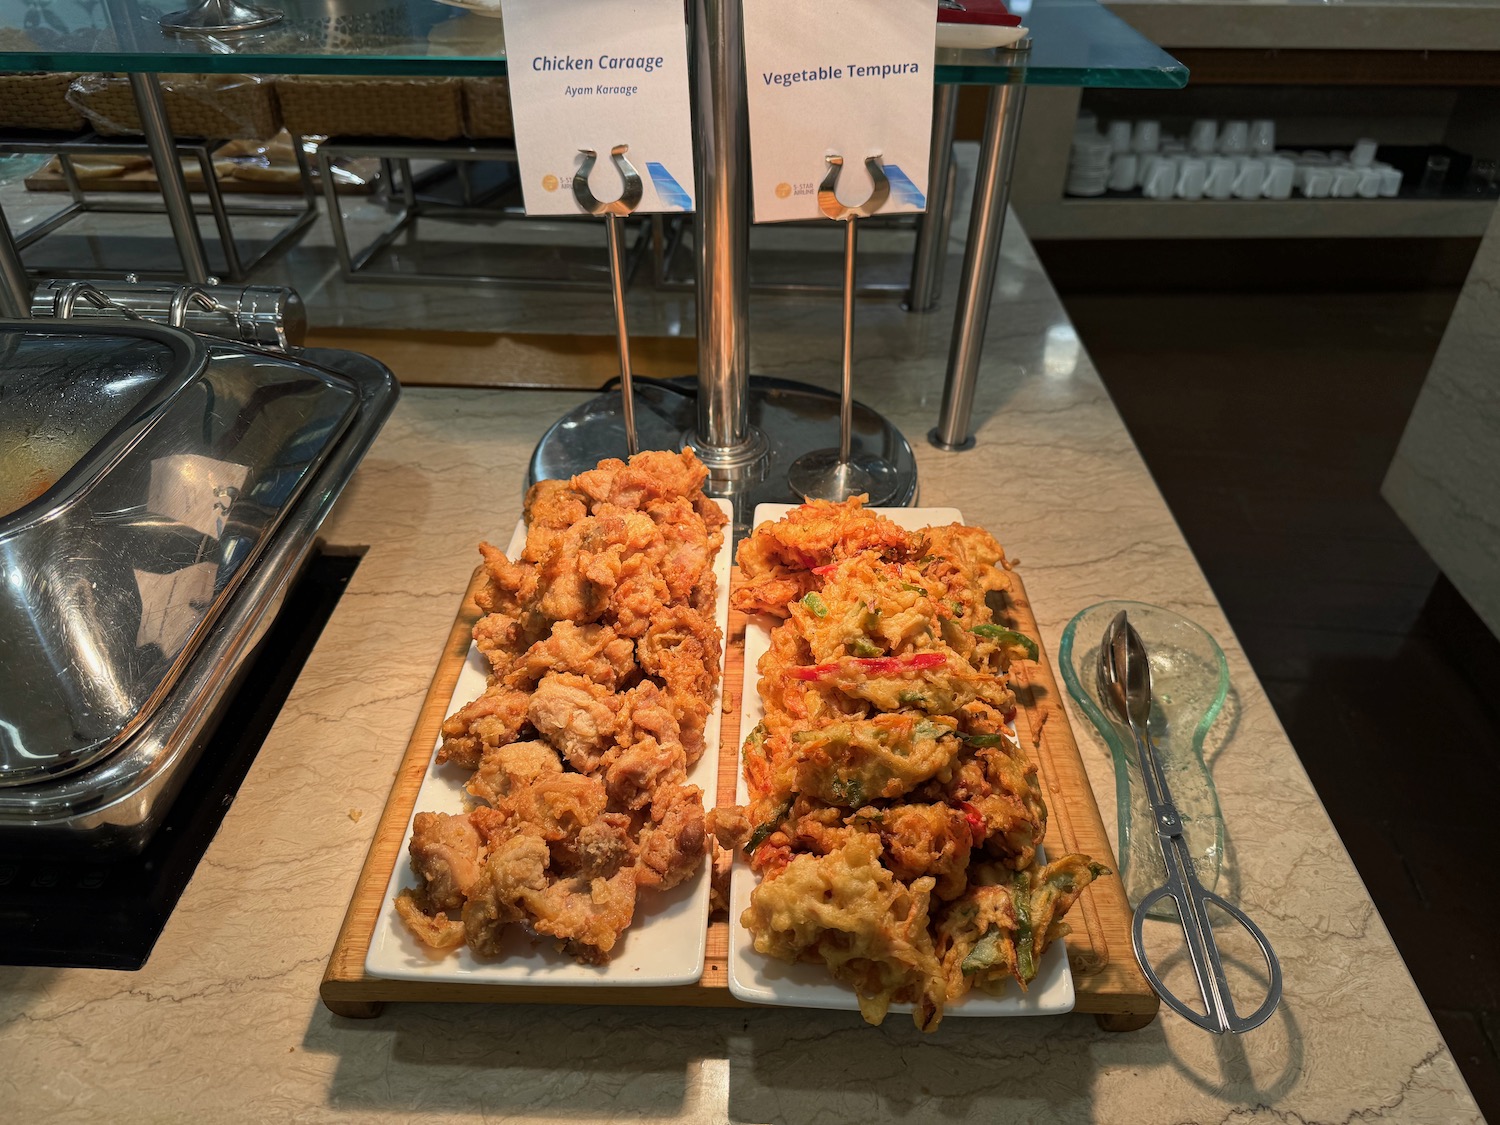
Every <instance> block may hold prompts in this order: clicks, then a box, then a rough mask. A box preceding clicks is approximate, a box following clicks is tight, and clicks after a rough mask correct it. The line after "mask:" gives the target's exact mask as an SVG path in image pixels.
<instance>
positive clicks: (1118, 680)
mask: <svg viewBox="0 0 1500 1125" xmlns="http://www.w3.org/2000/svg"><path fill="white" fill-rule="evenodd" d="M1098 681H1099V684H1098V686H1099V698H1100V699H1102V700H1103V701H1104V703H1105V704H1106V705H1107V706H1108V707H1109V709H1110V710H1111V711H1113V712H1114V715H1115V717H1116V718H1117V719H1119V720H1120V721H1121V722H1123V723H1124V724H1125V726H1126V727H1127V728H1128V729H1129V731H1130V734H1131V737H1132V738H1133V739H1134V740H1135V748H1136V754H1137V756H1138V758H1139V761H1140V768H1141V780H1142V782H1143V783H1144V784H1145V787H1146V798H1147V800H1148V801H1149V802H1150V803H1151V812H1152V814H1153V816H1154V818H1155V823H1156V836H1157V842H1158V843H1159V844H1160V845H1161V856H1162V862H1163V863H1164V864H1165V866H1166V871H1167V881H1166V882H1165V883H1163V884H1162V885H1161V886H1160V887H1157V888H1156V889H1155V890H1153V891H1150V892H1149V893H1147V894H1146V895H1145V897H1143V898H1142V899H1141V901H1140V903H1139V904H1138V905H1137V906H1136V908H1135V919H1134V923H1133V925H1132V928H1131V939H1132V943H1133V944H1134V946H1135V956H1136V960H1137V961H1139V962H1140V965H1141V971H1142V972H1143V973H1145V974H1146V979H1147V980H1148V981H1149V982H1150V983H1151V987H1152V988H1154V989H1155V990H1156V994H1157V995H1158V996H1160V997H1161V999H1162V1002H1163V1003H1164V1004H1166V1005H1167V1007H1169V1008H1171V1009H1172V1010H1173V1011H1174V1012H1176V1013H1177V1014H1178V1015H1180V1016H1182V1017H1183V1019H1185V1020H1188V1021H1189V1022H1190V1023H1194V1024H1196V1025H1197V1026H1199V1027H1201V1028H1203V1029H1204V1030H1205V1031H1212V1032H1213V1033H1214V1034H1216V1035H1223V1034H1224V1033H1225V1032H1234V1033H1236V1034H1239V1033H1241V1032H1246V1031H1250V1030H1251V1029H1252V1028H1256V1027H1259V1026H1260V1025H1261V1024H1263V1023H1265V1022H1266V1020H1268V1019H1270V1018H1271V1013H1272V1012H1274V1011H1275V1010H1276V1006H1277V1004H1279V1003H1280V1002H1281V962H1280V961H1278V960H1277V959H1276V954H1275V952H1274V951H1273V950H1272V949H1271V943H1270V942H1269V941H1267V940H1266V935H1265V934H1263V933H1262V932H1261V930H1260V927H1259V926H1257V925H1256V924H1255V923H1254V922H1252V921H1251V920H1250V918H1249V916H1248V915H1247V914H1246V913H1245V912H1244V911H1243V910H1241V909H1240V908H1239V907H1238V906H1235V905H1234V904H1233V903H1231V902H1230V901H1229V900H1227V899H1225V898H1224V897H1223V896H1222V895H1218V894H1215V893H1214V892H1213V891H1209V890H1205V889H1204V887H1203V884H1202V883H1200V882H1198V876H1197V873H1196V872H1195V871H1194V869H1193V856H1192V852H1191V851H1189V849H1188V846H1187V841H1186V839H1184V837H1183V832H1182V817H1181V816H1180V815H1178V812H1177V806H1176V805H1175V804H1173V802H1172V791H1171V789H1170V788H1169V787H1168V785H1167V776H1166V773H1165V772H1164V771H1163V769H1162V766H1161V759H1160V758H1159V757H1158V756H1157V753H1156V744H1155V743H1154V742H1153V741H1152V738H1151V728H1150V726H1149V720H1150V717H1151V664H1150V660H1149V659H1148V657H1147V655H1146V646H1145V644H1144V643H1143V642H1142V641H1141V637H1140V634H1139V633H1137V632H1136V631H1135V627H1134V626H1133V625H1131V624H1130V620H1129V617H1128V616H1127V614H1126V611H1125V610H1121V611H1120V612H1119V613H1117V614H1116V615H1115V617H1114V619H1113V620H1112V621H1110V623H1109V627H1108V628H1106V629H1105V630H1104V639H1103V640H1102V641H1101V642H1100V645H1099V667H1098ZM1164 898H1170V899H1172V900H1173V902H1175V903H1176V905H1177V916H1178V918H1179V919H1180V921H1181V922H1182V933H1183V936H1184V937H1185V938H1186V939H1187V949H1188V959H1189V960H1190V961H1191V963H1192V966H1193V975H1194V976H1196V977H1197V979H1198V990H1199V992H1200V993H1201V994H1202V997H1203V1006H1204V1011H1203V1012H1198V1011H1195V1010H1194V1009H1193V1008H1191V1007H1189V1006H1188V1005H1187V1004H1186V1003H1184V1002H1183V1001H1182V1000H1181V999H1179V998H1178V997H1177V996H1175V995H1173V994H1172V993H1171V992H1169V991H1168V990H1167V986H1166V984H1165V983H1164V982H1163V981H1162V979H1161V976H1160V974H1158V973H1157V971H1156V968H1155V966H1153V965H1152V964H1151V962H1150V961H1149V960H1148V959H1147V956H1146V946H1145V941H1144V940H1143V934H1144V930H1145V923H1146V916H1147V914H1149V913H1150V911H1151V908H1152V907H1153V906H1155V905H1156V904H1157V903H1159V902H1160V901H1161V900H1162V899H1164ZM1209 903H1213V904H1214V905H1215V906H1217V907H1219V909H1221V910H1223V911H1224V912H1225V913H1226V914H1228V915H1229V916H1230V917H1231V918H1233V919H1234V920H1235V921H1236V922H1238V923H1239V924H1240V925H1241V926H1243V927H1244V928H1245V929H1246V930H1248V931H1249V933H1250V936H1251V937H1252V938H1254V939H1255V942H1256V944H1257V945H1259V946H1260V951H1261V953H1262V954H1263V955H1264V956H1265V959H1266V968H1267V970H1268V971H1269V973H1270V982H1271V983H1270V988H1269V990H1268V991H1267V993H1266V998H1265V1000H1264V1001H1263V1002H1262V1003H1261V1005H1260V1007H1258V1008H1256V1009H1255V1011H1253V1012H1251V1013H1250V1014H1249V1015H1248V1016H1241V1015H1240V1014H1239V1013H1238V1012H1237V1011H1236V1010H1235V1007H1234V1000H1233V998H1232V997H1231V996H1230V995H1229V981H1228V980H1227V979H1226V978H1225V975H1224V963H1223V958H1222V957H1221V956H1220V954H1219V945H1218V942H1217V940H1216V939H1215V937H1214V927H1213V923H1212V922H1211V921H1210V920H1209V916H1208V904H1209Z"/></svg>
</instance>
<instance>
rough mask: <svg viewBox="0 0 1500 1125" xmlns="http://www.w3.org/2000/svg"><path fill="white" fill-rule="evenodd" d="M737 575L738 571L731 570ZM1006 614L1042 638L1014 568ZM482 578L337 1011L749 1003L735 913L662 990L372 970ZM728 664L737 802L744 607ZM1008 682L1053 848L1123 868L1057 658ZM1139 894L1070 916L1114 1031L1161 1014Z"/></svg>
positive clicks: (385, 834) (387, 817)
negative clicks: (692, 973) (689, 974)
mask: <svg viewBox="0 0 1500 1125" xmlns="http://www.w3.org/2000/svg"><path fill="white" fill-rule="evenodd" d="M733 574H734V578H732V579H731V581H734V579H737V577H738V574H739V572H738V570H735V571H734V572H733ZM1010 577H1011V584H1012V588H1011V593H1010V597H1009V605H1008V612H1007V614H1006V616H1007V617H1008V620H1007V622H1006V624H1008V625H1009V626H1010V627H1012V628H1014V629H1016V630H1018V631H1020V632H1022V633H1025V634H1027V635H1028V636H1031V637H1037V636H1039V633H1038V630H1037V627H1036V618H1035V617H1034V616H1033V615H1032V612H1031V603H1030V602H1029V601H1027V598H1026V592H1025V590H1024V588H1023V587H1022V585H1021V581H1020V578H1019V576H1018V575H1016V574H1015V573H1014V572H1013V573H1012V574H1011V576H1010ZM483 580H484V570H483V568H480V569H477V570H476V571H475V572H474V577H473V580H472V581H471V582H470V583H469V589H468V591H467V592H466V593H465V595H464V600H463V605H462V606H461V607H460V608H459V612H458V617H457V619H456V620H455V621H454V622H453V629H452V631H451V632H450V633H449V634H448V641H447V644H446V645H444V647H443V655H442V658H441V659H440V660H439V661H438V667H437V672H436V673H435V674H434V676H433V678H432V685H431V686H430V687H429V688H428V689H427V697H426V699H425V700H423V703H422V710H421V713H420V714H419V715H418V717H417V724H416V728H415V729H414V730H413V731H412V735H411V741H410V742H408V743H407V747H406V754H405V756H404V757H403V758H402V760H401V766H400V768H399V769H398V770H397V773H396V780H395V784H394V785H393V786H392V787H391V795H390V797H389V798H388V799H387V800H386V804H385V810H384V811H383V812H382V813H381V815H380V823H379V825H378V826H377V828H376V830H375V838H374V840H373V841H372V843H371V844H370V852H369V855H368V856H367V857H366V858H365V864H364V868H363V869H362V870H361V871H360V874H359V882H358V883H357V884H356V886H355V890H354V896H353V898H352V899H351V900H350V903H349V909H348V912H347V913H346V914H345V915H344V924H343V926H342V927H341V928H340V930H339V936H338V940H337V941H336V942H335V943H334V947H333V954H332V956H331V957H330V958H329V961H328V968H327V970H326V971H325V972H324V974H323V983H322V986H321V988H320V989H319V993H320V995H321V996H322V998H323V1003H324V1004H325V1005H327V1007H328V1009H329V1010H330V1011H332V1012H333V1013H335V1014H336V1015H341V1016H351V1017H356V1018H361V1017H370V1016H375V1015H378V1014H379V1012H380V1010H381V1008H382V1006H383V1005H384V1004H385V1003H386V1002H387V1001H392V1000H411V1001H423V1002H428V1003H431V1002H456V1003H459V1002H461V1003H512V1004H653V1005H666V1006H683V1005H686V1006H693V1007H735V1008H752V1007H756V1005H753V1004H746V1003H744V1002H743V1001H740V1000H737V999H736V998H735V997H734V996H733V995H731V994H730V991H729V973H728V967H727V966H728V955H729V922H728V921H726V920H724V919H723V918H722V917H719V918H716V919H715V920H713V921H710V922H709V927H708V949H707V953H706V957H705V962H704V969H703V976H702V978H701V979H700V980H699V981H698V982H697V983H696V984H688V985H676V986H672V987H663V988H628V987H627V988H621V987H599V988H577V987H569V988H563V987H552V986H546V985H538V986H532V985H509V984H506V985H501V984H454V983H448V982H443V981H406V980H381V979H379V978H376V977H371V976H367V975H366V974H365V955H366V953H367V952H368V951H369V948H370V941H371V938H372V936H373V934H374V932H375V926H376V922H377V920H378V919H379V917H380V914H381V912H382V910H383V909H384V907H385V902H384V899H385V891H386V887H387V885H388V884H389V882H390V876H391V872H392V870H393V869H394V866H395V864H397V863H401V862H405V860H406V856H405V854H404V849H405V844H406V826H407V823H408V822H409V821H410V819H411V813H412V806H413V804H414V803H415V802H416V799H417V791H418V790H419V789H420V788H421V786H422V779H423V777H424V776H425V775H426V773H427V769H428V766H429V764H430V763H431V760H432V748H433V745H434V743H435V742H436V740H437V735H438V728H439V727H440V726H441V725H442V722H443V719H444V718H445V717H446V715H445V712H446V710H447V707H448V702H449V700H450V699H451V698H452V695H453V687H454V684H455V683H457V681H458V674H459V670H460V669H461V668H462V667H463V664H464V661H465V659H466V658H467V657H468V653H469V642H470V633H471V631H472V629H473V627H474V622H476V621H477V620H478V619H479V616H480V612H479V607H478V606H477V605H475V603H474V594H475V592H476V590H478V588H479V586H480V583H481V582H482V581H483ZM725 641H726V644H727V645H728V653H727V659H726V661H725V665H726V666H725V683H724V717H723V731H722V735H721V742H720V747H721V749H720V753H719V791H718V801H719V803H720V804H733V803H734V794H735V782H736V779H737V771H738V769H739V745H740V731H739V719H740V690H741V685H742V683H743V680H744V658H745V615H744V614H742V613H737V612H735V611H734V610H731V611H730V614H729V636H728V637H726V638H725ZM1011 683H1012V686H1013V687H1014V688H1015V691H1016V695H1017V699H1018V702H1019V706H1018V708H1017V713H1016V732H1017V734H1018V735H1019V736H1020V739H1021V743H1022V745H1023V746H1025V747H1026V748H1027V749H1028V751H1029V752H1031V753H1032V755H1033V756H1034V758H1035V759H1036V762H1037V765H1038V768H1039V770H1040V773H1041V778H1042V784H1043V786H1044V790H1045V793H1046V797H1047V807H1048V810H1049V812H1050V816H1049V817H1048V820H1047V838H1046V845H1047V850H1048V851H1049V852H1050V853H1052V854H1053V855H1061V854H1063V853H1065V852H1083V853H1085V854H1087V855H1090V856H1093V857H1094V858H1095V859H1098V860H1101V861H1102V862H1104V863H1106V864H1108V865H1109V866H1110V867H1111V868H1116V867H1118V864H1117V863H1115V861H1114V852H1113V851H1112V850H1111V848H1110V846H1109V837H1108V836H1107V835H1106V834H1105V831H1104V822H1103V820H1102V819H1101V818H1100V815H1099V806H1098V804H1097V803H1096V802H1095V800H1094V791H1093V789H1092V788H1090V786H1089V781H1088V775H1087V774H1086V773H1085V772H1084V768H1083V761H1082V759H1080V758H1079V756H1078V744H1077V743H1076V742H1074V740H1073V733H1072V730H1071V729H1070V727H1069V725H1068V717H1067V713H1066V712H1065V711H1064V709H1063V706H1062V696H1061V693H1060V692H1059V689H1058V685H1057V681H1056V680H1055V679H1054V677H1053V675H1052V669H1051V666H1050V665H1049V664H1048V663H1047V660H1046V656H1045V654H1043V657H1042V660H1041V661H1040V662H1038V663H1035V664H1031V663H1026V664H1021V665H1017V666H1014V667H1013V668H1012V669H1011ZM1131 914H1132V911H1131V908H1130V903H1129V901H1128V900H1127V899H1126V897H1125V888H1124V886H1123V885H1122V884H1121V882H1120V879H1119V877H1118V876H1117V875H1111V876H1108V877H1106V878H1103V879H1099V880H1097V881H1096V882H1094V883H1093V884H1092V885H1091V886H1090V887H1089V889H1088V890H1087V891H1085V892H1084V893H1083V896H1082V897H1081V898H1080V899H1079V900H1078V904H1077V905H1076V906H1075V907H1074V908H1073V910H1072V911H1071V912H1069V914H1068V921H1069V922H1070V923H1071V924H1072V927H1073V933H1071V934H1070V935H1068V938H1067V945H1068V963H1069V964H1070V965H1071V966H1072V969H1073V985H1074V991H1075V993H1076V995H1077V1003H1076V1005H1075V1007H1074V1010H1075V1011H1077V1012H1088V1013H1091V1014H1092V1015H1094V1016H1095V1017H1096V1018H1097V1019H1098V1021H1099V1024H1100V1026H1101V1027H1103V1028H1105V1029H1106V1030H1110V1031H1133V1030H1135V1029H1137V1028H1141V1027H1145V1026H1146V1025H1147V1024H1149V1023H1150V1022H1151V1021H1152V1020H1153V1019H1154V1018H1155V1017H1156V1012H1157V1008H1158V1006H1159V1001H1158V1000H1157V998H1156V994H1155V993H1154V992H1152V990H1151V986H1150V985H1149V984H1147V983H1146V978H1145V977H1144V976H1143V975H1142V974H1141V970H1140V966H1139V965H1137V964H1136V960H1135V956H1134V954H1133V953H1132V951H1131V943H1130V925H1131Z"/></svg>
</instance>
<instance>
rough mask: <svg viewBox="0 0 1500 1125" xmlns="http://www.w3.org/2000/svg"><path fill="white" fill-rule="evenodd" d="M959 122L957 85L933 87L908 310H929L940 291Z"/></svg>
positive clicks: (945, 258)
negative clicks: (929, 139) (921, 209)
mask: <svg viewBox="0 0 1500 1125" xmlns="http://www.w3.org/2000/svg"><path fill="white" fill-rule="evenodd" d="M957 121H958V87H957V86H934V87H933V88H932V148H931V150H930V151H929V152H928V154H927V210H926V212H925V213H924V214H923V215H921V216H920V217H919V218H918V219H917V247H916V250H915V251H913V253H912V261H911V288H910V289H908V290H907V291H906V303H905V306H904V307H905V309H906V311H907V312H931V311H932V310H933V309H934V308H936V307H937V303H938V297H939V296H941V295H942V291H943V265H944V263H946V262H947V260H948V216H947V215H946V214H945V209H946V206H947V201H948V190H949V185H950V184H951V183H952V181H953V129H954V126H955V124H956V123H957Z"/></svg>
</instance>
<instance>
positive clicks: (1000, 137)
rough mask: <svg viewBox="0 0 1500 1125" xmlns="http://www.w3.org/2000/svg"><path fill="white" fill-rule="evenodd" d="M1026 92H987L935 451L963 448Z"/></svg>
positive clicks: (931, 435)
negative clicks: (987, 99)
mask: <svg viewBox="0 0 1500 1125" xmlns="http://www.w3.org/2000/svg"><path fill="white" fill-rule="evenodd" d="M1025 98H1026V87H1025V86H1021V85H1013V86H996V87H994V88H993V89H992V90H991V91H990V107H989V112H988V113H987V114H986V115H985V120H984V137H983V139H982V141H981V143H980V146H979V170H978V174H977V176H976V179H975V183H974V211H973V214H971V215H970V216H969V241H968V243H967V244H966V245H965V246H964V265H963V272H962V273H961V274H960V278H959V281H960V288H959V291H958V311H957V313H956V314H955V316H954V320H953V344H952V346H951V347H950V348H949V351H948V379H947V382H946V383H945V384H944V385H943V406H942V410H941V412H940V413H939V414H938V424H937V426H936V427H935V428H934V429H933V430H932V432H931V433H929V434H928V435H927V440H928V441H930V442H932V444H933V445H935V446H937V447H938V448H939V449H948V450H957V449H968V448H969V447H970V446H972V445H973V444H974V439H973V438H972V437H971V436H970V435H969V414H970V412H971V411H972V410H973V408H974V383H975V380H977V379H978V377H979V357H980V355H981V353H982V352H983V350H984V330H985V327H986V325H987V324H988V322H989V314H990V298H991V297H992V296H993V294H994V289H995V274H996V272H997V268H998V266H999V263H1000V236H1001V234H1002V232H1003V231H1004V229H1005V206H1006V203H1007V201H1008V199H1009V197H1010V173H1011V169H1012V167H1013V166H1014V165H1015V161H1016V138H1017V135H1018V134H1019V132H1020V129H1019V128H1018V126H1019V125H1020V122H1021V106H1022V104H1023V102H1024V101H1025Z"/></svg>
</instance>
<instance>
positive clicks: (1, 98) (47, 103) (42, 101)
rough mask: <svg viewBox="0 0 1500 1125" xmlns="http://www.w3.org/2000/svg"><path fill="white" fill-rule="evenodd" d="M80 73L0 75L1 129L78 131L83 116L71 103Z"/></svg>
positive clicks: (81, 127) (82, 121)
mask: <svg viewBox="0 0 1500 1125" xmlns="http://www.w3.org/2000/svg"><path fill="white" fill-rule="evenodd" d="M77 77H78V75H76V74H0V128H4V129H50V130H57V131H64V132H69V133H77V132H79V131H80V130H82V129H83V127H84V125H85V122H84V120H83V115H82V114H81V113H79V112H78V110H76V109H74V108H73V107H72V106H71V105H69V104H68V86H69V85H71V84H72V82H73V79H75V78H77Z"/></svg>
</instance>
